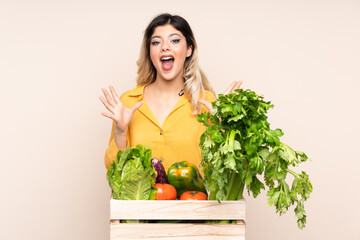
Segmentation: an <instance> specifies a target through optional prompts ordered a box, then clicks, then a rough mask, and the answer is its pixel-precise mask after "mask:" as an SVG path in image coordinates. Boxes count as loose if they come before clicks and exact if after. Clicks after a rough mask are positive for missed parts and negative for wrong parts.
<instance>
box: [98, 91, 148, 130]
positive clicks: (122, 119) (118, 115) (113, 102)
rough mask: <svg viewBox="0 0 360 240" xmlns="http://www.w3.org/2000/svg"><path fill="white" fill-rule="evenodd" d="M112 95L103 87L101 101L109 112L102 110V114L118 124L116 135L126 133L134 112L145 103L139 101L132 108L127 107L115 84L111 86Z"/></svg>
mask: <svg viewBox="0 0 360 240" xmlns="http://www.w3.org/2000/svg"><path fill="white" fill-rule="evenodd" d="M109 88H110V92H111V96H110V94H109V93H108V91H106V89H104V88H103V89H102V92H103V93H104V96H105V98H104V97H103V96H101V97H100V100H101V102H102V103H103V104H104V106H105V107H106V108H107V109H108V110H109V112H102V113H101V115H103V116H105V117H107V118H110V119H112V120H114V122H115V124H116V129H115V135H117V134H121V135H123V134H126V132H127V129H128V126H129V123H130V121H131V119H132V117H133V115H134V112H135V111H136V110H137V109H138V108H139V107H140V106H141V105H142V104H143V103H144V102H143V101H139V102H137V103H135V104H134V105H133V106H132V107H131V108H127V107H126V106H125V105H124V104H123V103H122V102H121V101H120V97H119V96H118V94H117V93H116V91H115V89H114V87H113V86H110V87H109Z"/></svg>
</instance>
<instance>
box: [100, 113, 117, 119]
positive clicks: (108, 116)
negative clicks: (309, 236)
mask: <svg viewBox="0 0 360 240" xmlns="http://www.w3.org/2000/svg"><path fill="white" fill-rule="evenodd" d="M101 115H103V116H104V117H107V118H110V119H112V120H114V118H113V116H114V115H112V114H110V113H107V112H101Z"/></svg>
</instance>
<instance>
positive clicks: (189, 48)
mask: <svg viewBox="0 0 360 240" xmlns="http://www.w3.org/2000/svg"><path fill="white" fill-rule="evenodd" d="M191 54H192V46H191V45H190V46H189V47H188V48H187V52H186V57H190V56H191Z"/></svg>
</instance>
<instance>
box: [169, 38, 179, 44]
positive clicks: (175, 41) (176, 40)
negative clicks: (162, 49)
mask: <svg viewBox="0 0 360 240" xmlns="http://www.w3.org/2000/svg"><path fill="white" fill-rule="evenodd" d="M171 42H172V43H178V42H180V39H173V40H171Z"/></svg>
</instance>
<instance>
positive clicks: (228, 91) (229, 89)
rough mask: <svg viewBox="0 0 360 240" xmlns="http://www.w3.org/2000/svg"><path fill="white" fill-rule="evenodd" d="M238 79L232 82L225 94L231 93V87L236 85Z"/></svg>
mask: <svg viewBox="0 0 360 240" xmlns="http://www.w3.org/2000/svg"><path fill="white" fill-rule="evenodd" d="M235 84H236V81H234V82H232V83H231V84H230V85H229V86H228V87H227V88H226V90H225V92H224V95H226V94H229V93H230V92H231V89H232V88H233V87H234V86H235Z"/></svg>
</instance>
